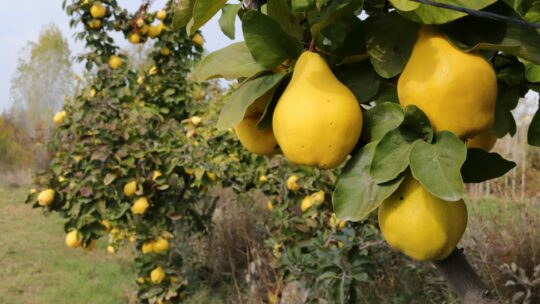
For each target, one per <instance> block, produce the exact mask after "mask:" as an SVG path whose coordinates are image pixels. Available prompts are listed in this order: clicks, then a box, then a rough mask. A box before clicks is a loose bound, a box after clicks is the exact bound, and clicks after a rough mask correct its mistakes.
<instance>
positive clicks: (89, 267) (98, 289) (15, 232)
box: [0, 188, 135, 304]
mask: <svg viewBox="0 0 540 304" xmlns="http://www.w3.org/2000/svg"><path fill="white" fill-rule="evenodd" d="M25 196H26V190H23V189H17V188H0V272H1V274H0V304H8V303H9V304H11V303H17V304H26V303H28V304H30V303H32V304H34V303H35V304H38V303H39V304H41V303H55V304H63V303H66V304H68V303H69V304H71V303H99V304H109V303H110V304H118V303H129V302H132V301H133V298H134V296H133V294H132V293H133V290H134V287H135V283H134V279H135V277H134V269H133V267H132V264H131V261H132V254H131V253H130V252H129V251H130V250H129V249H127V248H125V249H123V250H122V251H121V252H120V253H119V254H117V255H114V256H112V255H109V254H108V253H107V252H106V250H105V247H106V240H102V241H100V242H98V244H97V247H96V249H95V250H94V251H93V252H90V253H87V252H85V251H83V250H81V249H77V250H74V249H69V248H67V246H66V245H65V244H64V231H63V222H62V220H61V219H60V218H59V217H58V216H55V215H51V216H48V217H45V216H43V213H42V211H41V210H39V209H32V208H31V206H30V205H25V204H23V201H24V199H25Z"/></svg>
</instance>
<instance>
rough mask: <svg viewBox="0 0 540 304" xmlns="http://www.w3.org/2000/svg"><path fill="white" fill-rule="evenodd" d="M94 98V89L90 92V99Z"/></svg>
mask: <svg viewBox="0 0 540 304" xmlns="http://www.w3.org/2000/svg"><path fill="white" fill-rule="evenodd" d="M94 97H96V89H91V90H90V98H94Z"/></svg>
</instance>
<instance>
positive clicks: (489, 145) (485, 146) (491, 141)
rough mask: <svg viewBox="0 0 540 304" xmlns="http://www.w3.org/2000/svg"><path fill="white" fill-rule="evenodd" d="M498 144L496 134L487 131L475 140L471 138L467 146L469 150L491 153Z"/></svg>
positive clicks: (466, 143)
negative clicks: (475, 149) (474, 149)
mask: <svg viewBox="0 0 540 304" xmlns="http://www.w3.org/2000/svg"><path fill="white" fill-rule="evenodd" d="M496 142H497V136H495V134H493V133H492V132H491V131H485V132H482V133H480V134H478V135H476V136H475V137H473V138H469V139H468V140H467V142H465V145H466V146H467V148H477V149H482V150H484V151H486V152H489V151H491V149H493V146H495V143H496Z"/></svg>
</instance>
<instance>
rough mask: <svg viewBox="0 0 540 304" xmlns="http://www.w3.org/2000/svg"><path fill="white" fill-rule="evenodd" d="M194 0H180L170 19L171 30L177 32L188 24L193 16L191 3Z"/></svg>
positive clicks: (193, 2)
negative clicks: (171, 19)
mask: <svg viewBox="0 0 540 304" xmlns="http://www.w3.org/2000/svg"><path fill="white" fill-rule="evenodd" d="M194 4H195V0H181V1H180V3H179V4H178V6H176V9H175V10H174V16H173V21H172V28H173V31H175V32H177V31H179V30H180V29H181V28H183V27H185V26H186V25H188V23H189V21H190V20H191V17H192V16H193V5H194Z"/></svg>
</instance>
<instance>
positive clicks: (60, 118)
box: [53, 111, 67, 125]
mask: <svg viewBox="0 0 540 304" xmlns="http://www.w3.org/2000/svg"><path fill="white" fill-rule="evenodd" d="M66 117H67V113H66V111H60V112H58V113H56V114H55V115H54V117H53V121H54V123H55V124H57V125H61V124H62V123H63V122H64V120H65V119H66Z"/></svg>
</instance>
